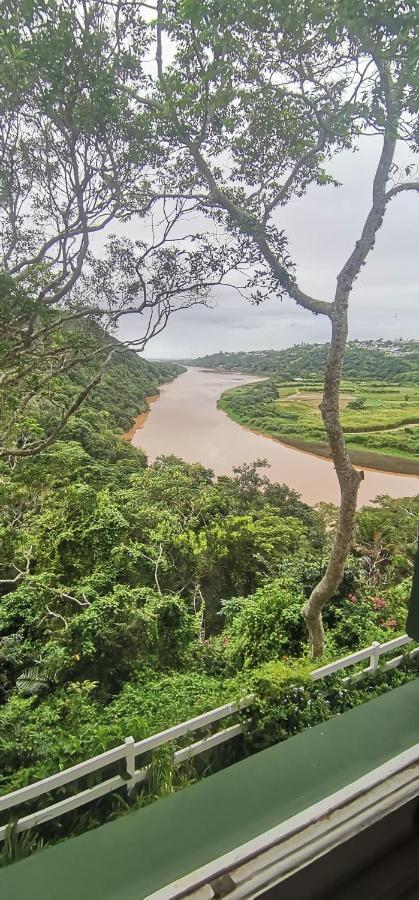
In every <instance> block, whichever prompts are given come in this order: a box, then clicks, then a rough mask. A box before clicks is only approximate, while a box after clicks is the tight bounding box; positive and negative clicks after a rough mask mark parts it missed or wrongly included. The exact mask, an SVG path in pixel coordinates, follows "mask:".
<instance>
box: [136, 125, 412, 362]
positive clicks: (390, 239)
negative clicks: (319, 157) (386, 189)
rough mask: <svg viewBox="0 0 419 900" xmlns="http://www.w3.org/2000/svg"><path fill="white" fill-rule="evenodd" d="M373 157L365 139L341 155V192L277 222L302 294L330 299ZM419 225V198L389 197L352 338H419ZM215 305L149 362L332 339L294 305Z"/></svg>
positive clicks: (362, 207)
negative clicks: (284, 233) (283, 232)
mask: <svg viewBox="0 0 419 900" xmlns="http://www.w3.org/2000/svg"><path fill="white" fill-rule="evenodd" d="M378 152H379V146H378V144H377V141H376V139H375V138H364V139H363V141H362V144H361V149H360V151H359V152H357V153H345V154H342V156H341V157H339V158H338V159H337V160H336V161H335V163H334V166H333V174H334V175H335V177H336V178H338V180H339V181H341V182H342V187H340V188H334V187H330V186H328V187H323V188H320V187H313V188H312V189H311V190H310V191H309V193H308V194H307V195H306V196H305V197H303V198H300V199H296V200H294V201H293V202H291V203H290V204H289V206H288V207H286V208H284V209H281V210H280V211H279V213H278V215H277V219H276V222H277V224H278V225H279V227H281V228H285V229H286V231H287V234H288V236H289V247H290V251H291V255H292V257H293V259H294V260H295V261H296V263H297V277H298V281H299V284H300V287H302V288H303V290H306V291H307V292H308V293H311V294H313V295H315V296H317V297H322V298H324V299H327V300H329V299H331V297H332V295H333V290H334V286H335V281H336V275H337V272H338V271H339V269H340V268H341V266H342V264H343V263H344V261H345V259H346V257H347V256H348V254H349V253H350V252H351V250H352V248H353V245H354V242H355V241H356V240H357V238H358V237H359V234H360V231H361V228H362V224H363V221H364V218H365V214H366V212H367V210H368V207H369V202H370V195H371V184H372V173H373V171H374V167H375V164H376V161H377V154H378ZM418 226H419V202H418V198H417V195H416V194H414V193H413V192H412V193H410V194H409V193H406V194H402V195H400V196H398V197H396V198H394V200H392V201H391V203H390V205H389V207H388V209H387V213H386V218H385V222H384V225H383V227H382V228H381V230H380V232H379V233H378V237H377V241H376V246H375V249H374V251H373V252H372V254H371V255H370V257H369V259H368V261H367V264H366V266H365V267H364V268H363V270H362V272H361V275H360V277H359V280H358V281H357V282H356V284H355V288H354V290H353V293H352V296H351V305H350V337H351V338H369V337H383V338H388V337H403V338H418V339H419V315H418V299H419V253H418V232H419V228H418ZM124 231H128V232H129V234H130V236H131V237H133V238H135V237H140V236H141V225H140V224H136V223H134V222H132V223H130V224H129V225H128V226H124ZM213 306H214V308H213V309H205V308H203V307H195V308H193V309H191V310H188V311H186V312H183V313H179V314H176V315H174V316H173V318H172V320H171V321H170V322H169V325H168V326H167V329H166V330H165V331H164V332H163V333H162V335H161V336H159V337H158V338H156V339H155V340H153V342H152V343H150V344H149V345H148V347H147V351H146V353H145V355H146V356H147V357H149V358H170V357H171V358H176V357H193V356H198V355H202V354H205V353H212V352H214V351H217V350H262V349H271V348H275V349H279V348H282V347H289V346H291V345H292V344H297V343H300V342H301V341H308V342H316V341H326V340H328V339H329V329H328V323H327V321H326V320H324V319H323V318H322V317H318V316H313V315H311V313H308V312H305V311H304V310H301V309H298V308H297V307H296V305H295V304H294V303H293V302H292V301H288V300H284V301H282V302H281V301H279V300H270V301H267V302H266V303H264V304H263V305H262V306H259V307H252V306H251V305H250V304H248V303H246V302H245V301H244V300H242V299H240V298H239V297H237V295H236V294H235V293H234V291H233V290H232V289H227V288H225V289H222V290H219V291H218V292H217V295H216V296H214V298H213ZM138 328H139V323H138V322H136V321H135V320H134V319H131V320H130V321H128V320H125V322H124V324H123V326H122V328H121V331H120V336H121V337H122V338H128V337H129V336H133V334H134V333H136V332H137V329H138Z"/></svg>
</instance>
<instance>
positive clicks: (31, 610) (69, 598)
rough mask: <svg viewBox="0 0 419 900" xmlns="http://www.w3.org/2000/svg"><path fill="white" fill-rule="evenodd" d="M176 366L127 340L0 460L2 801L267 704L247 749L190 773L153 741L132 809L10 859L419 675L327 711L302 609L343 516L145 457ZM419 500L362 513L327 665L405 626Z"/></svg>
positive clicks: (285, 493) (338, 697)
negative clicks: (83, 397) (53, 417)
mask: <svg viewBox="0 0 419 900" xmlns="http://www.w3.org/2000/svg"><path fill="white" fill-rule="evenodd" d="M175 372H176V368H175V367H173V366H166V365H163V366H161V365H160V364H159V365H156V364H154V363H153V364H152V365H151V364H149V363H144V362H143V361H141V360H139V359H138V358H137V357H136V356H133V355H131V354H128V353H126V352H125V351H123V352H121V353H120V354H118V355H117V356H116V358H115V360H114V361H113V363H112V364H111V366H110V368H109V370H108V372H107V374H106V376H105V378H104V381H103V382H102V384H101V385H100V387H99V388H98V389H97V391H96V392H95V394H94V395H93V396H92V397H90V398H89V400H88V401H87V402H86V403H85V405H84V406H83V407H82V408H81V409H80V410H79V412H78V414H77V415H76V416H74V418H73V419H72V420H71V421H70V422H69V423H68V425H67V427H66V429H65V431H64V432H62V433H61V435H60V438H59V440H57V441H56V442H55V443H54V444H53V445H52V446H50V447H49V448H48V449H47V450H45V451H43V452H42V453H39V454H38V455H36V456H33V457H31V458H29V459H26V460H18V461H17V462H16V463H15V464H13V463H12V464H10V463H9V462H8V461H7V460H3V461H2V462H1V463H0V520H1V528H0V557H1V565H0V595H1V602H0V659H1V676H0V769H1V772H2V776H1V779H0V793H5V792H7V791H10V790H14V789H17V788H20V787H23V786H24V785H27V784H28V783H31V782H33V781H36V780H38V779H41V778H43V777H46V776H48V775H50V774H52V773H54V772H56V771H58V770H60V769H63V768H65V767H66V766H69V765H72V764H74V763H76V762H80V761H82V760H84V759H86V758H88V757H89V756H92V755H96V754H98V753H101V752H103V751H104V750H106V749H109V748H110V747H113V746H116V745H117V744H119V743H120V742H121V741H122V740H123V739H124V738H125V737H126V736H127V735H132V736H133V737H134V739H135V740H139V739H140V738H142V737H145V736H147V735H149V734H152V733H155V732H157V731H160V730H163V729H165V728H168V727H169V726H170V725H174V724H176V723H178V722H180V721H183V720H185V719H188V718H190V717H191V716H193V715H197V714H199V713H201V712H204V711H207V710H209V709H211V708H215V707H217V706H220V705H221V704H223V703H225V702H229V701H231V700H232V699H234V698H236V697H237V696H242V695H243V693H249V692H251V693H254V694H255V695H256V696H257V697H258V700H257V704H258V723H257V724H255V726H254V728H253V730H252V734H251V736H248V737H246V745H245V746H243V743H241V742H238V743H237V744H236V746H235V748H234V750H233V751H230V750H228V751H227V753H223V751H222V750H220V751H219V753H218V752H217V753H215V754H213V755H212V756H211V758H210V759H209V758H208V759H205V761H204V763H203V764H202V765H200V764H199V762H198V763H196V764H195V765H193V764H192V763H191V761H190V760H188V761H187V763H186V764H185V766H184V767H183V768H180V769H178V770H176V771H175V770H174V769H173V766H172V762H171V756H170V755H167V756H164V755H160V756H159V755H158V753H157V755H156V756H153V766H154V769H153V772H154V775H153V778H152V779H151V781H150V783H146V784H145V785H144V787H143V788H142V789H141V790H140V793H139V795H138V797H136V796H133V798H132V799H130V801H128V803H127V799H126V795H124V794H123V792H122V793H121V792H115V793H114V794H113V795H109V796H108V797H106V798H100V799H98V800H97V801H95V802H94V803H91V804H90V806H89V807H88V809H86V810H84V809H83V810H82V812H81V813H80V812H77V811H72V812H69V813H67V814H66V815H65V816H63V817H62V819H61V820H60V821H55V822H50V823H48V822H47V823H45V824H44V825H42V826H40V827H39V828H37V829H34V830H33V831H32V832H31V833H30V834H29V835H28V836H26V837H25V838H24V839H23V840H22V843H19V835H18V836H16V835H14V834H13V833H12V834H11V837H10V840H9V841H8V842H7V844H6V846H5V849H4V851H3V854H2V855H0V866H1V865H4V864H7V863H9V862H13V861H14V860H15V859H16V858H18V857H19V855H20V856H24V855H26V854H28V853H30V852H31V851H32V850H35V849H37V848H39V847H40V846H42V844H43V843H51V842H54V841H56V840H60V839H62V838H63V837H64V836H66V835H69V834H74V833H80V832H81V831H83V830H85V829H87V828H89V827H93V826H94V825H97V824H99V823H100V822H102V821H104V820H106V819H107V818H114V817H115V815H116V814H117V813H118V812H121V811H126V810H127V806H130V807H135V806H136V805H143V804H146V803H149V802H151V800H153V799H155V797H156V796H159V795H161V794H164V793H166V794H167V793H171V792H173V791H174V790H177V789H179V788H180V787H181V786H182V785H184V784H185V783H187V782H188V781H190V780H195V779H196V778H197V777H199V776H201V775H203V774H207V773H208V772H209V771H214V770H215V769H216V768H217V767H219V766H220V765H223V763H225V762H231V761H232V760H233V759H239V758H240V757H241V756H243V754H246V755H247V754H249V752H251V751H252V750H258V749H260V748H261V747H264V746H268V745H269V744H272V743H274V742H276V741H279V740H283V739H285V738H286V737H287V736H288V735H289V734H292V733H295V732H296V731H300V730H302V729H303V728H306V727H310V726H311V725H314V724H316V723H317V722H319V721H323V720H324V719H325V718H328V717H329V716H330V715H334V714H335V713H337V712H341V711H343V710H344V709H347V708H350V707H351V706H353V705H355V704H357V703H359V702H361V701H362V700H363V699H365V697H366V696H370V693H371V690H373V691H375V690H376V689H377V690H378V691H380V690H383V689H386V687H388V686H389V685H394V684H398V683H399V682H401V681H403V680H406V679H409V678H411V677H412V676H413V675H414V674H415V672H416V669H415V668H414V667H412V669H411V670H409V671H405V670H403V671H401V670H400V671H397V672H390V673H384V674H383V675H381V676H380V679H381V680H380V679H379V680H378V683H377V687H376V684H375V682H374V684H373V686H372V687H371V685H370V686H368V687H367V688H365V689H364V688H362V686H361V688H360V689H356V690H353V689H352V688H347V687H345V685H339V690H338V691H335V693H334V694H333V696H331V697H330V699H329V700H328V702H327V704H325V702H324V699H323V698H322V696H321V694H320V693H319V691H318V687H317V685H316V684H315V683H313V682H312V681H311V679H310V667H312V666H313V665H314V663H312V662H311V663H310V661H309V660H308V658H307V637H306V630H305V625H304V622H303V619H302V617H301V614H300V608H301V605H302V603H303V602H304V600H305V599H306V598H307V597H308V596H309V594H310V592H311V590H312V588H313V587H314V585H315V584H316V582H317V581H318V579H319V577H320V576H321V574H322V573H323V572H324V569H325V565H326V561H327V554H328V548H329V540H330V534H329V531H330V522H329V519H328V515H330V511H329V512H326V513H325V515H323V514H322V512H320V511H317V510H314V509H311V508H310V507H309V506H307V505H306V504H305V503H302V502H301V500H300V498H299V497H298V495H297V494H296V493H295V492H294V491H292V490H290V489H288V488H287V487H286V485H280V484H270V483H269V482H268V481H267V480H266V479H264V477H263V474H262V475H261V474H260V473H259V472H258V468H259V465H258V464H255V465H245V466H242V467H241V468H238V469H237V470H236V472H235V474H234V477H231V478H228V477H223V478H219V479H216V478H214V476H213V474H212V473H211V472H210V471H208V470H207V469H205V468H204V467H203V466H201V465H199V464H187V463H184V462H182V461H181V460H178V459H175V458H174V457H171V456H168V457H165V458H162V459H159V460H157V461H156V462H155V463H153V464H152V465H150V466H148V465H147V460H146V459H145V455H144V453H142V452H141V451H138V450H136V449H135V448H133V447H132V446H131V445H129V444H127V443H125V442H123V441H122V440H121V430H122V429H123V428H125V427H126V426H127V425H129V424H130V419H131V417H132V416H133V415H135V414H136V413H137V412H138V410H139V409H140V408H141V404H143V405H144V404H145V402H146V401H145V398H146V396H147V395H148V394H149V393H153V392H154V391H155V390H156V387H157V385H158V382H159V381H161V380H162V378H167V377H170V375H173V374H174V373H175ZM81 374H82V373H81V372H80V371H79V376H80V377H81ZM85 374H86V373H85ZM73 388H74V385H73ZM71 389H72V388H71V385H70V384H68V383H67V384H64V383H62V384H61V385H60V390H61V391H68V390H71ZM40 413H41V418H42V415H45V416H47V415H50V414H51V410H49V412H46V411H45V409H41V410H40ZM418 503H419V500H418V499H412V500H410V499H407V500H397V501H396V500H394V501H393V500H389V499H384V500H382V501H381V503H380V504H379V505H377V506H376V507H374V508H373V509H371V508H367V509H366V510H364V511H361V512H360V513H359V516H358V524H357V535H356V542H355V544H354V548H353V553H352V555H351V556H350V558H349V560H348V564H347V567H346V570H345V575H344V578H343V581H342V584H341V587H340V589H339V592H338V595H337V596H336V598H335V601H334V603H333V604H332V605H331V607H330V609H329V610H328V611H327V614H326V624H327V626H328V641H327V648H326V654H325V658H324V661H325V662H326V661H328V660H330V659H332V658H338V657H340V656H342V655H345V654H347V653H350V652H352V650H354V649H357V648H359V647H360V646H364V645H365V644H367V643H368V642H371V641H372V640H378V641H385V640H388V639H389V638H391V637H393V636H394V635H395V634H398V633H400V632H402V631H403V629H404V623H405V615H406V601H407V597H408V594H409V590H410V578H409V576H410V573H411V567H412V559H413V554H414V552H415V543H416V527H415V520H416V518H417V512H418ZM377 534H379V535H380V538H379V541H380V543H379V545H378V547H377V544H376V535H377ZM389 546H391V548H392V550H391V553H388V552H387V549H386V548H387V547H389ZM381 547H382V548H383V550H381V549H380V548H381ZM371 548H372V550H371ZM384 550H385V552H384ZM377 553H378V557H377ZM377 558H378V559H379V560H380V562H379V564H377ZM378 594H379V596H378ZM290 680H291V682H292V684H293V685H297V694H296V690H295V687H293V689H292V690H290ZM296 696H297V698H298V700H297V702H296V700H295V697H296ZM84 786H85V782H84V781H83V780H81V781H80V782H79V785H78V787H79V788H80V789H82V788H83V787H84ZM7 822H8V814H7V812H4V813H2V816H1V817H0V824H6V823H7Z"/></svg>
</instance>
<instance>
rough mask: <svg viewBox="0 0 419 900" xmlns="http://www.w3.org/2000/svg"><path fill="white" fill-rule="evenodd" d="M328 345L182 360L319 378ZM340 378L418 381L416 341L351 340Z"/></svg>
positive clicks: (206, 365) (277, 375) (418, 346)
mask: <svg viewBox="0 0 419 900" xmlns="http://www.w3.org/2000/svg"><path fill="white" fill-rule="evenodd" d="M328 349H329V344H296V345H295V346H294V347H289V348H288V349H286V350H255V351H249V352H246V351H238V352H237V353H223V352H221V351H220V352H219V353H212V354H210V355H208V356H201V357H199V358H197V359H192V360H182V362H185V363H187V364H188V365H194V366H202V367H204V368H208V369H224V370H240V371H244V372H254V373H255V374H257V373H258V374H266V375H272V376H274V378H275V380H278V381H289V380H290V379H291V380H292V379H299V378H301V379H304V380H306V379H310V378H314V379H319V377H321V376H322V374H323V372H324V368H325V364H326V358H327V352H328ZM343 376H344V378H346V379H348V380H361V381H397V382H399V383H401V384H412V383H418V382H419V341H402V340H400V341H391V340H388V341H383V340H380V341H377V340H371V341H351V342H350V343H349V344H348V347H347V351H346V355H345V362H344V367H343Z"/></svg>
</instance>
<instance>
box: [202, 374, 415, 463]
mask: <svg viewBox="0 0 419 900" xmlns="http://www.w3.org/2000/svg"><path fill="white" fill-rule="evenodd" d="M321 387H322V386H321V383H320V382H315V381H305V382H302V381H299V382H296V381H295V380H294V381H293V382H288V383H283V382H279V383H278V382H275V381H274V380H269V381H265V382H259V383H257V384H253V385H245V386H244V387H240V388H234V389H232V390H229V391H226V392H225V393H224V394H223V395H222V397H221V398H220V401H219V406H220V408H221V409H223V410H224V411H225V412H226V413H227V414H228V415H229V416H231V417H232V418H233V419H235V420H236V421H237V422H240V424H242V425H246V426H247V427H248V428H253V429H255V430H256V431H260V432H262V433H263V434H267V435H269V436H271V437H274V438H277V439H279V440H282V441H284V442H285V443H290V444H292V445H294V446H299V447H303V448H304V447H306V449H308V450H313V452H319V453H321V454H322V455H323V454H325V453H326V452H327V444H326V435H325V432H324V428H323V423H322V419H321V413H320V409H319V404H320V401H321ZM341 414H342V423H343V429H344V432H345V435H346V440H347V444H348V447H349V448H350V449H351V450H352V451H353V458H354V462H356V463H357V464H359V465H366V466H372V467H376V468H381V467H382V468H386V469H389V468H390V469H391V468H393V470H394V471H399V472H403V471H406V472H409V473H417V474H419V388H418V387H416V386H415V385H411V384H404V385H400V384H383V383H382V382H381V383H379V382H371V381H368V382H354V381H345V382H343V384H342V393H341ZM385 457H387V458H388V457H390V460H389V461H388V460H387V461H386V459H385Z"/></svg>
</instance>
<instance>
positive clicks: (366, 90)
mask: <svg viewBox="0 0 419 900" xmlns="http://www.w3.org/2000/svg"><path fill="white" fill-rule="evenodd" d="M416 12H417V8H416V3H415V2H413V0H380V2H376V3H373V4H370V3H368V2H366V0H352V2H350V3H348V2H347V0H333V2H331V3H325V2H324V0H320V2H319V0H299V2H297V3H294V4H292V7H290V6H289V4H288V3H285V2H282V0H268V2H266V3H264V4H260V3H255V2H254V0H241V2H237V0H231V2H229V0H210V2H208V0H205V2H199V0H181V2H178V0H171V2H167V3H164V2H163V0H159V3H158V4H157V10H156V48H157V51H156V69H157V78H156V87H155V92H154V95H153V96H152V97H150V95H144V93H143V92H141V88H140V86H138V88H137V89H136V97H137V103H138V109H142V108H147V109H149V110H152V111H153V112H154V114H155V115H156V117H157V118H158V119H159V120H160V125H159V127H160V129H161V133H162V136H163V140H164V142H165V144H166V146H167V148H168V162H167V164H166V167H165V178H162V179H161V180H160V185H159V187H158V191H160V194H161V195H163V196H164V197H165V198H166V200H168V199H169V198H171V197H174V196H176V197H177V196H182V197H183V198H186V197H189V198H190V199H193V200H194V201H195V202H197V203H198V204H199V207H200V209H201V210H202V211H203V212H204V213H205V214H206V215H207V216H208V217H210V218H212V219H213V220H214V221H215V223H216V224H217V225H219V224H222V226H223V227H224V229H225V230H226V232H227V233H228V234H229V235H230V236H231V237H232V238H233V240H234V241H235V242H236V246H237V247H238V248H240V254H241V260H242V263H243V264H244V262H246V263H247V267H248V268H247V272H248V278H247V281H246V287H247V288H248V289H250V291H251V293H252V297H253V300H254V301H255V302H256V303H259V302H261V301H262V300H263V299H264V297H265V296H267V294H271V295H272V294H273V295H276V296H277V297H281V296H283V295H288V296H289V297H290V298H292V299H293V300H294V301H295V302H296V303H297V304H298V305H299V306H301V307H303V308H304V309H306V310H308V311H310V312H312V313H313V314H314V315H320V316H324V317H325V318H326V319H328V320H329V321H330V327H331V338H330V347H329V350H328V356H327V363H326V371H325V379H324V392H323V400H322V404H321V413H322V417H323V422H324V426H325V429H326V432H327V436H328V441H329V445H330V450H331V455H332V458H333V462H334V466H335V469H336V473H337V477H338V480H339V485H340V493H341V502H340V515H339V519H338V523H337V528H336V533H335V537H334V542H333V547H332V550H331V554H330V559H329V563H328V566H327V570H326V572H325V574H324V576H323V578H322V579H321V580H320V582H319V583H318V584H317V586H316V587H315V588H314V590H313V592H312V594H311V597H310V598H309V600H308V602H307V603H306V604H305V606H304V608H303V614H304V616H305V618H306V622H307V626H308V630H309V634H310V641H311V647H312V654H313V656H318V655H320V654H321V652H322V649H323V626H322V609H323V607H324V605H325V604H326V603H327V601H328V600H330V598H331V597H333V595H334V594H335V592H336V590H337V587H338V585H339V583H340V581H341V579H342V574H343V569H344V564H345V560H346V557H347V554H348V552H349V548H350V544H351V539H352V532H353V526H354V520H355V513H356V504H357V494H358V488H359V484H360V482H361V480H362V478H363V473H362V472H359V471H357V470H356V469H355V468H354V467H353V465H352V463H351V460H350V456H349V454H348V451H347V449H346V446H345V440H344V435H343V431H342V426H341V422H340V414H339V390H340V381H341V370H342V364H343V359H344V354H345V348H346V341H347V333H348V304H349V299H350V295H351V292H352V289H353V285H354V282H355V280H356V278H357V277H358V275H359V273H360V271H361V268H362V266H363V265H364V264H365V262H366V260H367V258H368V256H369V254H370V253H371V251H372V249H373V247H374V243H375V239H376V235H377V232H378V230H379V229H380V227H381V225H382V223H383V219H384V216H385V213H386V210H387V208H388V205H389V203H390V201H391V200H393V198H395V197H396V196H397V195H398V194H400V193H401V192H403V191H414V192H418V191H419V182H418V181H417V180H415V179H414V177H412V173H414V167H413V166H408V167H407V168H406V169H405V170H404V169H401V168H400V167H399V166H398V165H397V164H396V162H395V153H396V145H397V142H398V141H400V142H404V143H405V144H406V146H407V147H408V148H409V149H410V150H411V151H412V153H416V152H417V149H418V147H417V144H418V127H419V126H418V116H417V109H418V80H417V37H416V29H417V19H416ZM163 31H166V32H167V34H168V36H169V42H170V44H171V46H172V51H173V53H172V61H171V62H170V61H169V63H168V64H166V63H165V61H164V59H163V58H162V52H161V51H162V32H163ZM173 54H174V59H173ZM133 93H135V92H133ZM364 133H367V134H372V135H375V136H376V138H377V141H379V143H380V153H379V159H378V163H377V166H376V170H375V173H374V177H373V179H372V181H371V201H370V208H369V210H368V213H367V215H366V217H365V219H364V221H363V222H361V223H360V232H359V238H358V240H357V241H356V243H355V245H354V247H353V248H352V250H351V252H350V253H349V255H348V257H347V259H346V261H345V262H344V264H343V266H342V268H341V270H340V271H339V273H338V274H337V278H336V286H335V288H334V292H333V299H332V300H326V299H323V298H318V297H314V296H311V295H310V294H308V293H306V292H305V291H303V290H302V288H301V287H300V286H299V284H298V280H297V276H296V267H295V263H294V261H293V260H292V259H291V257H290V255H289V251H288V245H287V236H286V233H285V232H284V231H283V230H282V229H281V227H280V212H281V208H282V207H283V206H284V205H286V204H287V203H288V202H289V201H290V200H291V199H294V198H296V197H302V196H304V194H305V193H306V191H307V188H308V187H309V186H310V185H312V184H320V185H324V184H330V183H334V180H333V178H332V177H331V175H330V173H329V172H328V169H327V163H328V162H329V160H331V159H332V158H333V157H334V156H335V155H336V154H337V153H339V152H341V151H342V150H344V149H349V148H356V146H357V144H358V141H359V137H360V136H361V135H362V134H364Z"/></svg>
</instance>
